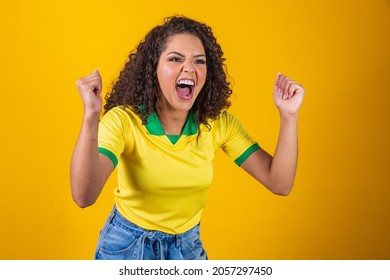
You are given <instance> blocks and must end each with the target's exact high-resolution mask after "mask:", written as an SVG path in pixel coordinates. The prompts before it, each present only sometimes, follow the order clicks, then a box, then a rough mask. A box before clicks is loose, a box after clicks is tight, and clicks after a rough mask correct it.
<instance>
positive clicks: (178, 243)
mask: <svg viewBox="0 0 390 280" xmlns="http://www.w3.org/2000/svg"><path fill="white" fill-rule="evenodd" d="M175 241H176V248H179V246H180V241H179V237H178V236H177V234H175Z"/></svg>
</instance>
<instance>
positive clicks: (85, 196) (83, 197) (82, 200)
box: [72, 184, 96, 208]
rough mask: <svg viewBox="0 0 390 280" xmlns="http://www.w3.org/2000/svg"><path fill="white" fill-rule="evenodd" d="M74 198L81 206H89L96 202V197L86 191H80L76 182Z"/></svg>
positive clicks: (73, 190) (73, 188) (73, 187)
mask: <svg viewBox="0 0 390 280" xmlns="http://www.w3.org/2000/svg"><path fill="white" fill-rule="evenodd" d="M72 198H73V201H74V202H75V203H76V204H77V206H79V207H80V208H87V207H89V206H91V205H93V204H94V203H95V202H96V199H95V198H93V197H92V196H91V195H90V194H89V193H86V192H85V191H84V192H83V191H80V188H77V186H76V185H75V184H72Z"/></svg>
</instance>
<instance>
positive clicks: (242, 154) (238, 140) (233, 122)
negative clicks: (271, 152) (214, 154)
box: [222, 112, 260, 166]
mask: <svg viewBox="0 0 390 280" xmlns="http://www.w3.org/2000/svg"><path fill="white" fill-rule="evenodd" d="M224 119H225V120H224V126H225V142H224V143H223V145H222V149H223V151H224V152H225V153H226V154H227V155H228V156H229V157H231V158H232V159H233V160H234V162H235V163H236V164H237V165H238V166H240V165H241V164H242V163H243V162H244V161H245V160H246V159H247V158H248V157H249V156H250V155H251V154H252V153H253V152H255V151H256V150H258V149H260V146H259V144H258V143H257V142H256V141H254V140H253V139H252V137H251V136H250V135H249V133H248V131H247V130H246V129H245V127H244V126H243V125H242V124H241V122H240V121H239V120H238V119H237V118H236V117H235V116H233V115H232V114H230V113H227V112H226V113H225V116H224Z"/></svg>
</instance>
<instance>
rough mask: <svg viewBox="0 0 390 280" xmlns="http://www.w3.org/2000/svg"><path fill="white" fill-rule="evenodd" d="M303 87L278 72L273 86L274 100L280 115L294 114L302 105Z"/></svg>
mask: <svg viewBox="0 0 390 280" xmlns="http://www.w3.org/2000/svg"><path fill="white" fill-rule="evenodd" d="M304 94H305V89H304V88H303V86H301V85H300V84H298V83H296V82H295V81H294V80H292V79H290V78H289V77H286V76H285V75H283V74H281V73H278V75H277V77H276V80H275V86H274V94H273V95H274V101H275V104H276V107H277V108H278V109H279V111H280V113H281V114H282V115H290V114H296V113H297V112H298V110H299V108H300V107H301V105H302V101H303V96H304Z"/></svg>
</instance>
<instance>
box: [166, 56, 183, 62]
mask: <svg viewBox="0 0 390 280" xmlns="http://www.w3.org/2000/svg"><path fill="white" fill-rule="evenodd" d="M168 61H171V62H182V61H183V59H182V58H181V57H178V56H172V57H170V58H168Z"/></svg>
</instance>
